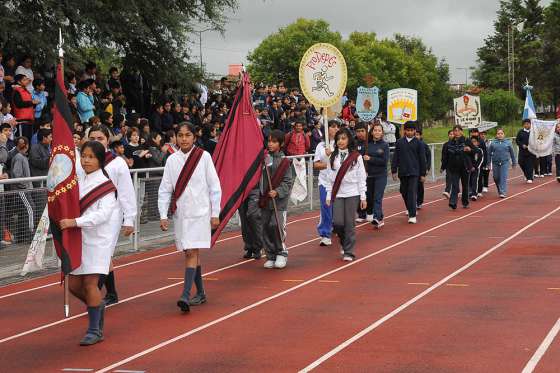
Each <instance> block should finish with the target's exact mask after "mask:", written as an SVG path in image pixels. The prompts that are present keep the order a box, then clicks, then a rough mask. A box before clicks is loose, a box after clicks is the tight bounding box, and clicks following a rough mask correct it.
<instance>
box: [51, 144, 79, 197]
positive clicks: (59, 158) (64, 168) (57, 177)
mask: <svg viewBox="0 0 560 373" xmlns="http://www.w3.org/2000/svg"><path fill="white" fill-rule="evenodd" d="M72 167H73V164H72V160H71V159H70V158H69V157H68V156H67V155H66V154H64V153H59V154H57V155H55V156H54V157H53V159H52V163H51V166H50V167H49V173H48V174H47V190H48V191H49V192H51V193H52V192H54V191H55V189H56V187H57V186H58V185H59V184H61V183H62V182H64V181H65V180H66V179H67V178H68V177H70V175H72Z"/></svg>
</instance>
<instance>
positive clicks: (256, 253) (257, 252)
mask: <svg viewBox="0 0 560 373" xmlns="http://www.w3.org/2000/svg"><path fill="white" fill-rule="evenodd" d="M261 256H262V255H261V250H259V251H255V252H253V254H252V255H251V258H253V259H255V260H259V259H260V258H261Z"/></svg>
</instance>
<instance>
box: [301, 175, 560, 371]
mask: <svg viewBox="0 0 560 373" xmlns="http://www.w3.org/2000/svg"><path fill="white" fill-rule="evenodd" d="M546 184H548V183H544V184H541V185H546ZM558 211H560V207H557V208H555V209H554V210H552V211H550V212H548V213H547V214H545V215H544V216H542V217H540V218H539V219H537V220H535V221H533V222H532V223H530V224H528V225H526V226H525V227H523V228H521V229H520V230H518V231H517V232H515V233H514V234H513V235H510V236H509V237H508V238H506V239H505V240H503V241H501V242H499V243H498V244H496V245H494V246H492V247H491V248H490V249H488V250H487V251H485V252H484V253H482V254H481V255H479V256H477V257H476V258H474V259H473V260H471V261H470V262H468V263H467V264H465V265H464V266H462V267H461V268H459V269H457V270H456V271H454V272H452V273H451V274H449V275H447V276H445V277H444V278H442V279H441V280H439V281H438V282H437V283H435V284H434V285H432V286H430V287H429V288H428V289H426V290H424V291H423V292H421V293H420V294H418V295H416V296H415V297H413V298H411V299H409V300H408V301H407V302H405V303H403V304H401V305H400V306H399V307H397V308H395V309H394V310H393V311H391V312H389V313H388V314H386V315H385V316H383V317H382V318H380V319H378V320H377V321H375V322H374V323H372V324H370V325H369V326H368V327H366V328H364V329H362V330H361V331H360V332H359V333H357V334H355V335H354V336H352V337H351V338H348V339H347V340H346V341H344V342H342V343H341V344H339V345H338V346H336V347H335V348H333V349H332V350H330V351H329V352H327V353H326V354H324V355H323V356H321V357H320V358H319V359H317V360H315V361H314V362H312V363H311V364H309V365H307V366H306V367H305V368H303V369H301V370H300V371H299V372H300V373H306V372H310V371H312V370H313V369H315V368H317V367H318V366H319V365H321V364H322V363H324V362H325V361H327V360H329V359H330V358H331V357H333V356H334V355H336V354H337V353H339V352H340V351H342V350H344V349H345V348H346V347H348V346H350V345H351V344H352V343H354V342H356V341H357V340H359V339H361V338H362V337H364V336H366V335H367V334H368V333H370V332H371V331H373V330H375V329H377V328H378V327H379V326H380V325H382V324H383V323H385V322H386V321H388V320H390V319H392V318H393V317H395V316H397V315H398V314H399V313H401V312H402V311H404V310H405V309H407V308H408V307H410V306H412V305H413V304H414V303H416V302H418V301H419V300H421V299H422V298H424V297H425V296H427V295H429V294H430V293H432V292H433V291H434V290H436V289H438V288H439V287H441V286H442V285H444V284H445V283H446V282H448V281H449V280H451V279H452V278H454V277H456V276H457V275H459V274H461V273H462V272H464V271H466V270H467V269H469V268H470V267H472V266H473V265H475V264H476V263H478V262H479V261H481V260H482V259H484V258H486V257H487V256H489V255H490V254H492V253H493V252H495V251H496V250H498V249H499V248H500V247H502V246H504V245H505V244H507V243H508V242H510V241H511V240H513V239H514V238H516V237H517V236H519V235H520V234H522V233H523V232H525V231H526V230H528V229H530V228H532V227H533V226H535V225H536V224H538V223H540V222H541V221H543V220H545V219H546V218H548V217H549V216H551V215H553V214H555V213H556V212H558ZM557 324H558V329H559V330H560V320H559V322H558V323H557ZM557 333H558V330H557V331H556V334H557ZM556 334H555V335H556ZM547 337H548V336H547ZM550 342H552V341H550ZM543 343H544V342H543ZM546 348H548V346H547V347H546ZM539 349H540V348H539ZM545 351H546V349H545ZM543 353H544V352H543ZM539 359H540V357H539ZM528 372H532V370H531V371H528Z"/></svg>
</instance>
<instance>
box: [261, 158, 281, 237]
mask: <svg viewBox="0 0 560 373" xmlns="http://www.w3.org/2000/svg"><path fill="white" fill-rule="evenodd" d="M269 157H270V155H269ZM264 169H265V172H266V178H267V180H268V189H270V191H272V181H271V177H270V170H269V168H268V164H267V162H266V161H265V162H264ZM272 208H273V209H274V218H275V219H276V227H277V228H278V229H277V231H278V237H279V238H280V242H283V238H282V236H283V234H282V228H281V227H280V219H279V218H278V208H277V207H276V198H272Z"/></svg>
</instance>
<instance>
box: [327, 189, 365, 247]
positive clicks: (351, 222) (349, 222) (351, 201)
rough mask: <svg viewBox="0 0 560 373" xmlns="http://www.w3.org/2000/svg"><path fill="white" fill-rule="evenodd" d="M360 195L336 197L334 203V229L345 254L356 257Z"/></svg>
mask: <svg viewBox="0 0 560 373" xmlns="http://www.w3.org/2000/svg"><path fill="white" fill-rule="evenodd" d="M359 204H360V196H353V197H346V198H336V199H335V200H334V205H333V231H334V232H335V233H336V235H337V236H338V238H339V239H340V245H341V246H342V249H343V250H344V255H349V256H351V257H352V258H354V257H355V255H354V249H355V247H356V229H355V228H356V220H355V219H356V210H357V209H358V205H359Z"/></svg>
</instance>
